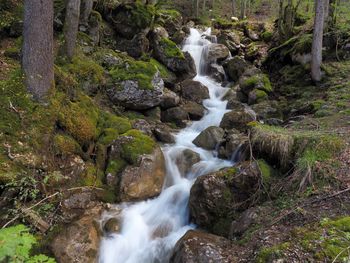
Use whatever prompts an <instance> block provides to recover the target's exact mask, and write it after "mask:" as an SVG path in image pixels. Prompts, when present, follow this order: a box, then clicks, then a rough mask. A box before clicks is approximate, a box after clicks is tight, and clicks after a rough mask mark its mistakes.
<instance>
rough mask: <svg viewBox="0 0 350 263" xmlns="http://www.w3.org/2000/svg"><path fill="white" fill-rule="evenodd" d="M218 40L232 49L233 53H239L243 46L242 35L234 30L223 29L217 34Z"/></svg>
mask: <svg viewBox="0 0 350 263" xmlns="http://www.w3.org/2000/svg"><path fill="white" fill-rule="evenodd" d="M217 42H218V43H219V44H223V45H225V46H226V47H227V48H228V49H229V50H230V52H231V54H232V55H237V54H238V51H239V49H240V48H241V45H240V44H241V43H240V42H241V41H240V37H239V35H238V34H237V33H235V32H233V31H224V30H222V31H221V32H220V33H219V34H218V35H217Z"/></svg>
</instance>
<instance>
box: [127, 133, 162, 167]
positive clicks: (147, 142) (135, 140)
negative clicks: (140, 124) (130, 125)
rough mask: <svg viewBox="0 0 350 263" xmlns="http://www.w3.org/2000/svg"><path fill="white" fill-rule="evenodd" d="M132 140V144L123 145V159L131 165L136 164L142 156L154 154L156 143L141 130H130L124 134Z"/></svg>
mask: <svg viewBox="0 0 350 263" xmlns="http://www.w3.org/2000/svg"><path fill="white" fill-rule="evenodd" d="M123 136H129V137H131V138H132V140H131V142H128V143H125V144H123V145H122V157H123V159H125V160H126V161H127V162H128V163H130V164H136V163H137V160H138V158H139V156H140V155H142V154H150V153H152V151H153V149H154V147H155V146H156V143H155V142H154V140H153V139H152V138H151V137H149V136H147V135H145V134H143V133H142V132H141V131H139V130H130V131H128V132H126V133H124V134H123Z"/></svg>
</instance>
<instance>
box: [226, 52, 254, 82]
mask: <svg viewBox="0 0 350 263" xmlns="http://www.w3.org/2000/svg"><path fill="white" fill-rule="evenodd" d="M223 66H224V69H225V72H226V75H228V76H229V77H230V78H231V79H232V80H233V81H237V80H238V79H239V77H240V76H242V75H243V73H244V71H245V70H246V69H247V68H248V67H249V66H250V64H249V63H248V62H247V61H245V60H244V59H243V58H241V57H239V56H235V57H233V58H231V59H229V60H228V61H227V62H225V63H224V65H223Z"/></svg>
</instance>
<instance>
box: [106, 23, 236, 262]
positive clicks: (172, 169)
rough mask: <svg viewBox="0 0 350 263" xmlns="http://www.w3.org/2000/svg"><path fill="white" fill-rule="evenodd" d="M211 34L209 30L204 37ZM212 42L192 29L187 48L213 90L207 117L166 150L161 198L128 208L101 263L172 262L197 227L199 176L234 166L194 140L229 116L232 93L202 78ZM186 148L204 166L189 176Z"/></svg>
mask: <svg viewBox="0 0 350 263" xmlns="http://www.w3.org/2000/svg"><path fill="white" fill-rule="evenodd" d="M204 33H205V35H210V33H211V32H210V29H208V30H207V31H206V32H204ZM210 43H211V42H210V41H209V40H207V39H205V38H204V37H202V34H201V33H200V32H199V31H198V30H196V29H191V33H190V36H189V37H188V38H187V40H186V43H185V45H184V47H183V50H184V51H188V52H189V53H190V54H191V55H192V57H193V59H194V61H195V64H196V68H197V73H198V75H197V76H196V77H195V79H194V80H196V81H200V82H201V83H203V84H204V85H205V86H207V87H208V89H209V95H210V98H209V99H207V100H205V101H204V103H203V104H204V106H205V107H206V109H207V113H206V115H205V116H204V117H203V118H202V119H201V120H200V121H196V122H193V123H192V124H191V125H190V126H188V127H187V128H185V129H183V130H182V131H180V132H179V133H178V134H176V135H175V141H176V142H175V144H172V145H166V146H164V147H163V148H162V150H163V153H164V156H165V161H166V167H167V177H166V182H165V184H164V187H163V191H162V193H161V194H160V195H159V196H158V197H157V198H155V199H151V200H148V201H143V202H138V203H135V204H123V205H122V206H123V207H122V208H123V211H122V214H121V220H122V223H121V231H120V233H118V234H113V235H112V236H109V237H106V238H104V239H103V240H102V243H101V249H100V259H99V261H100V263H140V262H142V263H153V262H159V263H163V262H168V261H169V257H170V254H171V251H172V249H173V247H174V246H175V244H176V242H177V241H178V240H179V239H180V238H181V237H182V236H183V235H184V234H185V233H186V231H187V230H189V229H192V228H194V227H195V226H194V225H191V224H190V221H189V211H188V199H189V194H190V189H191V186H192V184H193V183H194V180H195V178H196V177H198V176H200V175H203V174H207V173H210V172H213V171H217V170H219V169H221V168H224V167H227V166H231V165H232V163H231V162H229V161H225V160H221V159H218V158H217V157H216V153H215V152H212V151H206V150H204V149H202V148H199V147H196V146H195V145H194V144H193V143H192V141H193V140H194V139H195V138H196V137H197V136H198V135H199V134H200V132H201V131H203V130H204V129H206V128H207V127H209V126H219V124H220V121H221V119H222V117H223V115H224V114H225V113H226V112H227V110H226V104H227V102H226V101H222V98H223V96H224V95H225V93H226V91H227V89H226V88H223V87H221V86H220V84H219V83H217V82H215V81H214V80H212V79H210V78H209V77H207V76H204V75H202V74H201V70H200V69H201V68H203V67H202V66H203V65H204V64H205V63H206V61H205V59H203V57H202V52H203V49H204V48H205V47H206V46H207V45H209V44H210ZM185 149H190V150H192V151H194V152H197V153H199V154H200V157H201V161H200V162H199V163H196V164H195V165H194V166H193V167H192V169H191V171H190V172H189V173H188V174H186V175H181V174H180V171H179V169H178V167H177V164H176V160H177V159H178V158H179V156H180V155H181V154H183V151H184V150H185Z"/></svg>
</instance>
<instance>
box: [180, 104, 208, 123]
mask: <svg viewBox="0 0 350 263" xmlns="http://www.w3.org/2000/svg"><path fill="white" fill-rule="evenodd" d="M182 108H183V109H184V111H186V112H187V114H188V117H189V118H190V120H195V121H198V120H200V119H202V118H203V116H204V114H205V112H206V109H205V107H204V106H203V105H201V104H198V103H196V102H193V101H187V102H186V103H185V104H183V105H182Z"/></svg>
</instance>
